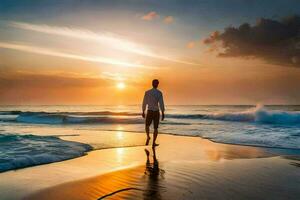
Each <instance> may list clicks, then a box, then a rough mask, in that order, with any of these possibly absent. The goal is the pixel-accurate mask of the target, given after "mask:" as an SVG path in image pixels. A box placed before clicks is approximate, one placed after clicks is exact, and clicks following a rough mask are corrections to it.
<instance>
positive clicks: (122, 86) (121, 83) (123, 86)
mask: <svg viewBox="0 0 300 200" xmlns="http://www.w3.org/2000/svg"><path fill="white" fill-rule="evenodd" d="M125 87H126V85H125V83H123V82H119V83H117V88H118V89H119V90H123V89H125Z"/></svg>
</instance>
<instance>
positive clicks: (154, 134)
mask: <svg viewBox="0 0 300 200" xmlns="http://www.w3.org/2000/svg"><path fill="white" fill-rule="evenodd" d="M153 125H154V127H153V128H154V132H153V144H152V146H153V147H155V146H158V144H156V142H155V141H156V138H157V134H158V125H159V111H157V112H156V113H155V115H154V117H153Z"/></svg>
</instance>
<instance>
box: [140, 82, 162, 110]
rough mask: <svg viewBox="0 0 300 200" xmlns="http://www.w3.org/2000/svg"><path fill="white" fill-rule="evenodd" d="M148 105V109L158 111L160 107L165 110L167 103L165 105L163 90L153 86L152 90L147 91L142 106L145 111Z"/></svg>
mask: <svg viewBox="0 0 300 200" xmlns="http://www.w3.org/2000/svg"><path fill="white" fill-rule="evenodd" d="M158 104H159V107H158ZM147 105H148V110H152V111H158V110H159V108H160V110H161V111H162V112H164V111H165V105H164V99H163V95H162V92H161V91H159V90H158V89H156V88H152V89H151V90H148V91H146V92H145V96H144V99H143V106H142V109H143V112H144V111H145V110H146V107H147Z"/></svg>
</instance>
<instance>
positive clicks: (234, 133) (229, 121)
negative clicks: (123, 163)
mask: <svg viewBox="0 0 300 200" xmlns="http://www.w3.org/2000/svg"><path fill="white" fill-rule="evenodd" d="M120 127H122V131H124V132H126V131H128V132H141V133H143V132H144V119H143V118H142V116H141V108H140V106H139V105H132V106H0V172H3V171H7V170H11V169H18V168H23V167H27V166H34V165H39V164H45V163H51V162H56V161H61V160H66V159H71V158H75V157H79V156H82V155H84V154H85V153H86V152H87V151H90V150H92V149H93V145H95V144H93V145H91V144H83V143H78V142H72V141H67V140H62V139H60V136H63V135H65V134H67V135H68V134H69V135H72V134H75V133H78V130H79V129H84V130H94V131H95V132H101V131H115V130H119V128H120ZM53 129H56V130H59V131H56V132H53V131H51V130H53ZM159 132H160V133H164V134H174V135H184V136H196V137H203V138H208V139H210V140H212V141H215V142H220V143H230V144H241V145H253V146H261V147H270V148H282V149H294V150H297V152H299V151H298V150H300V106H250V105H249V106H246V105H243V106H168V107H167V109H166V118H165V120H164V121H163V122H161V124H160V127H159ZM80 134H82V135H84V134H85V132H84V131H81V132H80ZM95 137H97V136H95ZM99 146H100V148H101V145H100V144H99Z"/></svg>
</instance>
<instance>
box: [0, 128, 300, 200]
mask: <svg viewBox="0 0 300 200" xmlns="http://www.w3.org/2000/svg"><path fill="white" fill-rule="evenodd" d="M125 134H129V133H125ZM133 135H134V134H133ZM133 135H132V136H133ZM136 137H144V135H143V134H138V135H137V136H136ZM73 139H74V140H77V139H76V137H74V138H73ZM159 143H160V146H158V147H156V148H155V149H152V148H151V147H149V146H147V147H145V146H138V147H124V148H114V149H104V150H96V151H92V152H90V153H88V155H87V156H84V157H81V158H76V159H72V160H67V161H63V162H59V163H52V164H47V165H42V166H36V167H31V168H26V169H22V170H17V171H10V172H5V173H2V174H0V180H1V181H0V194H1V199H55V200H56V199H72V200H79V199H85V200H88V199H101V198H102V199H297V198H298V197H299V196H300V168H299V163H300V162H299V161H298V160H297V159H295V158H293V160H292V159H287V158H283V157H279V156H276V155H275V154H273V153H272V151H270V150H269V149H267V150H266V149H263V148H257V147H248V146H239V145H228V144H218V143H214V142H211V141H209V140H206V139H201V138H198V137H183V136H171V135H159Z"/></svg>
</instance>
